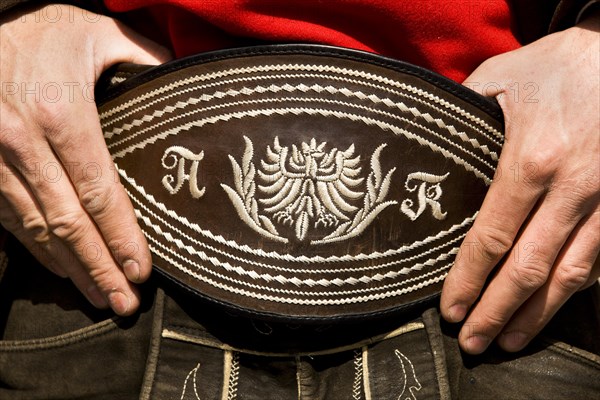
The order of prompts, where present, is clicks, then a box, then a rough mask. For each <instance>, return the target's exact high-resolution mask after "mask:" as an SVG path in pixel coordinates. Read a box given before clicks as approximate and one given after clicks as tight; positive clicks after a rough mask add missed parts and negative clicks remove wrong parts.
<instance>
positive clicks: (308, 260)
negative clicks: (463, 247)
mask: <svg viewBox="0 0 600 400" xmlns="http://www.w3.org/2000/svg"><path fill="white" fill-rule="evenodd" d="M115 166H116V168H117V171H118V172H119V175H120V176H121V177H122V178H123V180H124V181H127V183H128V184H129V185H131V187H132V188H134V189H135V190H136V191H137V193H139V194H140V195H141V196H142V198H143V199H144V200H146V201H147V202H148V204H150V205H151V206H152V207H156V209H157V210H158V211H160V212H161V213H162V215H163V216H166V217H169V218H172V219H173V220H175V221H176V222H177V223H180V224H182V225H183V226H185V227H186V228H188V229H191V230H192V231H194V232H196V233H198V234H199V235H200V236H202V237H203V238H207V239H210V240H213V241H215V242H217V243H219V244H222V245H224V246H227V247H228V248H231V249H234V250H236V251H241V252H243V253H246V254H250V255H254V256H258V257H265V258H268V259H275V260H280V261H286V262H289V263H302V264H305V265H315V264H316V265H318V264H326V263H343V262H347V261H363V260H376V259H383V258H386V257H392V256H398V255H399V254H402V253H405V252H408V251H412V250H415V249H418V248H421V249H426V250H424V252H422V253H419V254H417V255H416V256H414V257H410V258H409V259H405V260H406V261H412V260H414V259H417V258H418V257H421V256H425V255H427V254H430V253H431V252H433V251H434V250H438V249H439V248H441V247H444V246H446V245H447V244H450V243H451V242H452V241H453V240H455V239H456V237H457V235H459V234H457V232H458V231H460V230H463V229H465V228H466V227H468V226H470V225H471V224H472V223H473V221H474V220H475V218H476V217H477V214H478V212H475V213H474V214H473V215H472V216H470V217H466V218H465V219H464V220H463V221H462V222H460V223H459V224H455V225H452V226H451V227H450V228H449V229H448V230H444V231H440V232H438V233H437V234H435V235H434V236H428V237H426V238H424V239H423V240H418V241H415V242H413V243H411V244H409V245H402V246H400V247H398V248H394V249H389V250H386V251H385V252H373V253H368V254H366V253H360V254H356V255H342V256H336V255H333V256H327V257H323V256H311V257H307V256H304V255H299V256H292V255H290V254H281V253H278V252H275V251H270V252H266V251H264V250H262V249H257V248H251V247H250V246H247V245H242V244H239V243H237V242H235V241H233V240H226V239H225V238H223V237H222V236H220V235H215V234H213V233H211V232H210V231H208V230H206V229H202V228H201V227H200V226H199V225H198V224H196V223H193V222H191V221H189V220H188V219H187V218H185V217H183V216H181V215H178V214H177V213H176V212H175V211H173V210H171V209H168V208H167V207H166V205H165V204H163V203H161V202H159V201H157V200H156V199H155V198H154V196H153V195H151V194H149V193H146V190H145V189H144V188H143V187H142V186H140V185H139V184H138V183H137V182H136V181H135V179H133V178H132V177H130V176H128V175H127V173H126V172H125V170H123V169H121V168H119V166H118V165H117V164H115ZM126 192H127V194H128V195H129V197H130V198H131V199H132V200H133V201H134V202H135V203H136V204H137V207H136V214H137V215H138V218H144V214H142V212H141V211H140V209H141V210H142V211H143V212H144V213H146V215H151V216H152V217H153V218H157V219H158V220H160V221H161V222H162V223H163V224H165V225H166V226H167V227H168V228H169V229H171V230H173V231H174V232H176V234H177V235H178V236H179V237H187V238H188V239H190V240H192V241H193V242H194V243H195V244H197V245H198V246H200V247H203V248H206V249H207V250H210V251H213V252H216V253H218V254H222V255H224V256H227V257H231V258H233V259H236V260H238V261H245V262H249V263H252V261H250V260H246V259H244V260H242V259H239V258H236V257H235V256H233V255H232V254H230V253H227V252H224V251H222V250H220V249H218V248H216V247H214V246H210V245H208V244H207V243H205V241H203V240H195V239H193V238H192V237H190V236H189V235H187V234H185V233H183V232H182V231H181V230H179V229H177V228H176V227H175V226H174V225H171V224H170V223H169V222H167V221H166V220H164V219H163V218H162V217H160V216H159V215H158V214H156V213H154V212H153V211H151V210H150V209H149V208H148V207H146V206H145V205H144V204H143V203H142V201H141V200H138V199H137V198H136V197H135V195H134V193H132V192H131V191H129V190H127V189H126ZM151 226H153V225H151ZM155 229H157V228H155ZM157 233H158V234H159V235H160V236H161V237H165V233H164V232H157ZM440 240H444V242H443V243H442V244H441V245H440V246H437V247H434V246H433V244H434V243H436V242H438V241H440ZM257 265H260V266H262V267H266V268H269V269H274V270H281V271H288V272H292V271H295V272H302V273H311V272H317V273H321V272H326V273H327V272H331V273H334V272H346V271H363V270H364V271H366V270H371V269H378V268H380V267H382V265H373V266H372V267H361V268H356V269H353V268H349V269H335V270H320V269H314V268H311V269H304V270H298V269H297V268H291V269H287V268H282V267H276V266H274V265H266V264H257ZM383 266H387V265H386V264H384V265H383Z"/></svg>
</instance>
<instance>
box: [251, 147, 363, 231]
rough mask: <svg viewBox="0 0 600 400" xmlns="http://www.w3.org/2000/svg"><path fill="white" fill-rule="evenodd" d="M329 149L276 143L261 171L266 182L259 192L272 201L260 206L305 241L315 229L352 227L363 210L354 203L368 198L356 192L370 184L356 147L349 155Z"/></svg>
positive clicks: (262, 202)
mask: <svg viewBox="0 0 600 400" xmlns="http://www.w3.org/2000/svg"><path fill="white" fill-rule="evenodd" d="M326 145H327V142H321V143H319V144H317V141H316V140H315V139H314V138H313V139H311V140H310V142H309V143H306V142H303V143H302V144H301V146H300V148H298V147H297V146H296V145H295V144H293V145H292V147H291V149H290V148H289V147H287V146H281V145H280V144H279V139H278V138H277V137H276V138H275V140H274V143H273V148H271V146H268V148H267V156H266V160H261V167H262V168H261V169H260V170H259V171H258V176H259V177H260V179H261V181H262V185H258V189H259V190H260V191H261V192H262V193H263V194H264V195H265V196H266V197H262V198H261V199H260V200H259V203H260V204H261V205H262V206H263V207H264V212H266V213H268V214H271V215H272V216H273V218H274V219H275V220H276V221H277V222H279V223H282V224H288V225H290V226H294V228H295V233H296V237H297V238H298V240H300V241H302V240H304V238H305V237H306V234H307V232H308V229H309V227H310V226H311V225H314V227H315V228H318V227H319V226H323V227H326V228H329V227H335V226H337V225H338V224H339V223H340V221H342V222H343V221H349V220H350V218H351V216H352V214H353V213H355V212H356V211H357V210H358V207H356V206H355V205H352V204H351V202H352V201H356V200H359V199H360V198H362V197H363V192H362V191H360V192H359V191H355V190H353V189H354V188H356V187H357V186H359V185H361V184H362V182H363V181H364V178H362V177H360V174H361V167H360V166H359V163H360V156H354V144H352V145H350V147H348V148H347V149H346V150H345V151H340V150H338V149H336V148H332V149H331V150H329V151H328V152H327V151H326V150H325V146H326Z"/></svg>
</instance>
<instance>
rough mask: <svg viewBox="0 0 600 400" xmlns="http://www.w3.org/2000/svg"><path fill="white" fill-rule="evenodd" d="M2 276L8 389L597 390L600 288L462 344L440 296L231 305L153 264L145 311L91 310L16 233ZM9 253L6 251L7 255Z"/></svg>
mask: <svg viewBox="0 0 600 400" xmlns="http://www.w3.org/2000/svg"><path fill="white" fill-rule="evenodd" d="M8 248H9V249H11V251H10V252H9V254H8V255H9V262H8V265H7V266H6V268H5V270H4V273H3V276H2V280H1V281H0V339H1V340H0V399H14V400H18V399H107V400H108V399H110V400H118V399H138V398H139V399H176V400H180V399H193V400H197V399H219V400H221V399H227V400H233V399H240V400H241V399H260V400H264V399H284V400H287V399H333V400H337V399H352V400H354V399H357V400H358V399H365V400H368V399H370V400H386V399H394V400H397V399H402V400H404V399H562V398H564V399H592V398H597V396H598V394H599V393H600V356H599V355H598V354H600V341H598V338H599V337H600V306H599V305H600V301H599V299H600V295H599V293H600V289H599V288H598V285H596V286H594V287H592V288H590V289H587V290H585V291H582V292H580V293H578V294H576V295H575V296H573V298H572V299H571V300H570V301H569V302H568V303H567V304H566V305H565V306H564V307H563V309H562V310H561V311H560V312H559V314H558V315H557V316H556V317H555V318H554V319H553V320H552V322H551V323H550V324H549V325H548V326H547V328H546V329H545V330H544V331H543V332H542V334H541V335H540V336H539V337H537V338H536V339H535V340H534V341H533V342H532V343H531V345H530V346H528V347H527V348H526V349H525V350H523V351H521V352H519V353H515V354H511V353H505V352H503V351H501V350H500V349H498V348H495V347H494V346H492V347H491V348H490V349H488V350H487V351H486V352H485V353H484V354H482V355H480V356H469V355H466V354H464V353H462V352H461V351H460V349H459V347H458V344H457V339H456V336H457V333H458V328H459V327H458V326H454V325H451V324H447V323H445V322H444V321H443V320H442V319H441V318H440V316H439V313H438V310H437V308H436V304H435V303H430V304H423V305H422V306H420V307H415V309H413V310H411V311H410V312H405V313H403V314H400V315H397V316H394V317H389V316H388V317H386V318H382V319H380V320H373V321H364V322H354V323H343V324H342V323H336V322H335V321H332V322H331V323H329V324H327V325H324V324H313V325H311V324H304V325H293V324H289V323H283V322H272V321H264V320H258V319H252V318H249V317H246V316H244V315H236V314H232V313H231V312H228V311H225V310H223V309H221V308H220V307H219V306H216V305H213V304H209V303H206V302H200V301H198V300H195V299H193V298H191V297H189V296H188V295H186V294H185V293H182V292H181V289H179V288H178V287H177V286H176V285H174V284H171V283H169V282H167V281H165V280H163V279H161V277H160V276H154V277H153V278H151V280H150V281H149V282H148V283H147V284H145V285H143V287H142V288H141V290H142V296H143V304H142V306H141V308H140V311H139V312H138V313H137V314H136V315H134V316H132V317H127V318H120V317H115V316H114V315H113V314H112V313H111V312H110V311H102V310H96V309H94V308H93V307H92V306H90V305H88V304H87V302H86V300H85V299H84V298H83V296H81V295H80V294H79V293H78V292H77V290H76V289H75V288H74V287H73V286H72V284H71V283H70V282H69V281H68V280H64V279H60V278H58V277H55V276H54V275H52V274H51V273H49V272H47V271H46V270H45V269H44V268H42V267H41V266H40V265H38V264H37V263H36V262H35V260H34V259H33V258H32V257H31V256H30V255H29V254H28V253H27V252H26V251H25V250H23V249H22V248H21V247H20V245H18V244H17V243H16V242H14V243H11V244H9V246H8ZM1 264H2V263H1V262H0V265H1Z"/></svg>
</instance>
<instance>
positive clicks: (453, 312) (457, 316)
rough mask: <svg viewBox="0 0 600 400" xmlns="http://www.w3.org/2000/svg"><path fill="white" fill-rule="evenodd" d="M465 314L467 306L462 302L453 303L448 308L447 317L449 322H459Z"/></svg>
mask: <svg viewBox="0 0 600 400" xmlns="http://www.w3.org/2000/svg"><path fill="white" fill-rule="evenodd" d="M466 315H467V307H466V306H464V305H462V304H455V305H453V306H452V307H450V308H449V309H448V318H449V319H450V322H460V321H462V320H463V319H464V318H465V316H466Z"/></svg>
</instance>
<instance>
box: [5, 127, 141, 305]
mask: <svg viewBox="0 0 600 400" xmlns="http://www.w3.org/2000/svg"><path fill="white" fill-rule="evenodd" d="M61 128H62V129H61V132H65V126H64V125H63V126H61ZM47 129H49V130H50V128H49V127H47ZM30 131H34V130H33V129H31V130H30ZM34 132H35V131H34ZM8 135H16V136H17V137H11V138H8V140H6V141H5V143H8V144H9V145H8V148H7V150H8V151H6V152H5V153H4V154H6V157H7V158H8V161H9V162H11V163H12V164H13V165H15V166H16V167H17V170H18V171H19V172H20V173H21V175H22V176H23V177H24V178H25V180H26V181H27V184H28V187H29V188H30V190H31V192H32V193H33V195H34V196H35V198H36V200H37V201H38V204H39V205H40V208H41V210H42V214H43V215H44V217H45V219H46V222H47V224H48V227H49V229H50V232H51V233H52V234H54V235H55V236H56V237H57V238H58V239H59V240H61V241H62V242H63V243H64V244H65V245H66V246H67V247H68V248H69V249H71V250H72V252H73V253H74V254H75V255H76V257H77V259H78V260H79V262H80V263H81V264H82V265H83V266H84V268H85V269H84V271H85V272H86V273H87V274H88V275H89V276H90V277H91V278H92V280H93V281H94V282H95V283H96V285H97V286H98V288H99V290H100V292H101V293H102V294H103V295H104V296H105V297H106V298H107V299H108V301H109V303H110V305H111V308H113V310H114V311H115V312H116V313H117V314H119V315H128V314H131V313H132V312H133V311H135V309H136V308H137V307H138V306H139V296H138V294H137V291H136V290H134V289H133V287H131V285H130V284H129V282H128V281H127V279H126V277H125V276H124V275H123V272H122V271H121V269H120V268H119V267H118V266H117V265H116V264H115V260H114V259H113V257H112V255H111V252H110V251H109V250H108V247H107V245H106V244H105V242H104V239H103V238H102V236H101V235H100V233H99V232H98V230H97V228H96V226H95V224H94V222H93V220H92V219H91V218H90V216H89V215H88V214H87V213H86V211H85V210H84V209H83V208H82V206H81V203H80V200H79V198H78V196H77V194H76V193H75V191H74V188H73V186H72V184H71V181H70V180H69V178H68V175H67V172H66V171H65V169H64V168H63V164H62V163H60V162H59V161H58V160H57V159H56V157H55V155H54V153H53V152H52V150H51V149H50V148H49V147H48V144H47V143H46V142H44V141H43V140H40V139H39V136H38V135H31V134H30V135H28V136H26V135H24V134H22V132H12V133H9V134H8ZM47 135H48V133H47ZM65 135H66V136H69V132H66V133H65ZM71 135H72V136H71V137H75V135H74V134H72V133H71ZM24 137H26V138H27V139H26V143H25V139H23V138H24ZM64 165H66V166H67V167H70V168H71V169H73V170H74V169H75V165H73V164H64ZM127 252H128V251H124V253H127ZM129 252H131V251H129ZM71 278H72V279H74V281H75V279H76V278H75V277H73V276H71ZM76 283H77V282H76Z"/></svg>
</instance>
